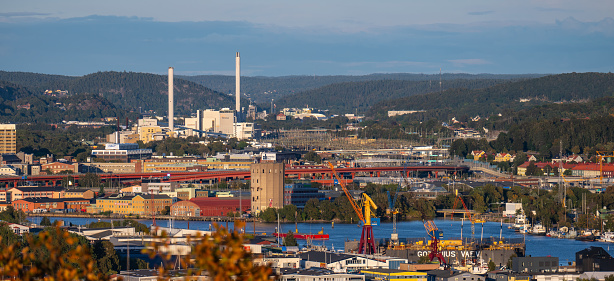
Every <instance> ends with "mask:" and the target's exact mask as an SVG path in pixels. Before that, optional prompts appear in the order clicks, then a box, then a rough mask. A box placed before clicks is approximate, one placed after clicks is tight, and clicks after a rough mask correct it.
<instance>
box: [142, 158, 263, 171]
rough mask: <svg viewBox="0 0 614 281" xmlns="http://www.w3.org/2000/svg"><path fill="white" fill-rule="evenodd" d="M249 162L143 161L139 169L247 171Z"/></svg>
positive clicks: (202, 160)
mask: <svg viewBox="0 0 614 281" xmlns="http://www.w3.org/2000/svg"><path fill="white" fill-rule="evenodd" d="M251 164H252V162H251V161H249V162H248V161H233V162H226V161H207V160H204V159H201V160H192V162H175V163H173V162H169V161H144V162H143V163H142V166H141V169H142V172H143V173H155V172H184V171H190V170H193V169H196V168H197V166H201V167H202V168H203V169H204V168H205V167H206V169H207V170H249V168H250V165H251Z"/></svg>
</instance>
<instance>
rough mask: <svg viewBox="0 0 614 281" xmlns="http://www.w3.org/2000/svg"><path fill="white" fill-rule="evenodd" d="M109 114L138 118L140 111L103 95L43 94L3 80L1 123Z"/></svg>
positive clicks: (85, 118) (87, 118) (0, 84)
mask: <svg viewBox="0 0 614 281" xmlns="http://www.w3.org/2000/svg"><path fill="white" fill-rule="evenodd" d="M109 116H116V117H120V118H124V117H128V118H130V119H132V120H135V118H138V113H135V112H132V113H130V112H127V111H126V110H124V109H121V108H118V107H116V106H115V105H114V104H112V103H111V102H110V101H109V100H107V99H106V98H104V97H102V96H99V95H94V94H75V95H68V96H49V95H40V94H34V93H32V92H31V91H29V90H28V89H26V88H24V87H21V86H17V85H15V84H12V83H8V82H0V122H5V123H47V124H49V123H59V122H62V121H63V120H67V121H69V120H79V121H92V120H96V121H100V120H101V118H103V117H109Z"/></svg>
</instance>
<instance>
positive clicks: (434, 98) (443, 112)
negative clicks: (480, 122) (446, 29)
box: [371, 73, 614, 120]
mask: <svg viewBox="0 0 614 281" xmlns="http://www.w3.org/2000/svg"><path fill="white" fill-rule="evenodd" d="M613 95H614V74H612V73H568V74H559V75H550V76H545V77H541V78H535V79H527V80H522V81H516V82H512V83H505V84H500V85H496V86H492V87H489V88H484V89H476V90H469V89H450V90H446V91H444V92H443V93H430V94H425V95H416V96H412V97H405V98H400V99H396V100H386V101H383V102H381V103H379V104H377V105H375V106H374V107H373V109H372V111H371V114H372V115H376V116H381V115H383V114H385V112H387V111H388V110H409V109H423V110H427V114H426V117H427V118H437V119H439V120H450V118H452V117H457V118H458V117H459V116H463V115H464V116H465V117H467V116H471V117H473V116H476V115H480V116H482V117H488V116H490V115H493V114H499V113H501V114H502V115H504V116H509V115H513V114H514V112H515V111H518V110H521V109H526V108H530V107H533V106H537V105H544V104H550V103H555V102H563V103H565V102H580V101H589V100H592V99H596V98H602V97H609V96H613ZM521 99H523V100H522V101H521Z"/></svg>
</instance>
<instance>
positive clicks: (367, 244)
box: [328, 162, 377, 255]
mask: <svg viewBox="0 0 614 281" xmlns="http://www.w3.org/2000/svg"><path fill="white" fill-rule="evenodd" d="M328 166H329V167H330V170H331V173H332V174H333V175H334V177H335V178H336V179H337V181H339V184H340V185H341V187H342V188H343V192H345V196H347V198H348V200H349V201H350V204H352V208H354V212H356V215H358V219H360V221H362V223H363V224H362V234H361V235H360V242H359V244H358V253H359V254H367V255H373V254H376V253H377V248H376V247H375V237H374V236H373V227H372V226H371V208H373V209H377V205H375V202H373V200H371V197H369V195H367V194H366V193H363V194H362V197H363V200H362V207H364V213H363V210H362V209H361V207H360V206H359V205H358V204H357V203H356V202H355V201H354V198H353V197H352V195H350V192H349V191H348V189H347V188H346V187H345V183H343V181H341V179H340V178H339V175H337V172H336V171H335V167H334V166H333V164H332V163H330V162H328Z"/></svg>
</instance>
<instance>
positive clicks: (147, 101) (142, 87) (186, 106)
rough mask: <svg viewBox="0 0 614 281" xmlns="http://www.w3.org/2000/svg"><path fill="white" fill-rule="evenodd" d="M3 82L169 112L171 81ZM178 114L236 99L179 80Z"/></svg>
mask: <svg viewBox="0 0 614 281" xmlns="http://www.w3.org/2000/svg"><path fill="white" fill-rule="evenodd" d="M0 81H9V82H12V83H15V84H18V85H20V86H22V87H25V88H28V89H30V91H31V92H33V93H38V94H42V93H43V92H44V91H45V90H65V91H68V94H69V95H74V94H95V95H101V96H103V97H104V98H105V99H107V100H108V101H110V102H111V103H112V104H114V105H115V106H116V107H118V108H122V109H125V110H134V111H138V109H139V107H140V108H141V109H142V110H143V111H146V110H154V111H156V112H157V113H158V114H161V115H164V114H166V112H167V110H168V93H167V92H168V78H167V76H166V75H155V74H148V73H135V72H97V73H93V74H89V75H85V76H83V77H68V76H57V75H45V74H35V73H30V74H28V73H13V72H0ZM174 86H175V90H174V94H175V112H176V113H177V114H185V115H188V114H190V113H192V112H194V110H196V109H206V108H220V107H231V106H232V105H233V104H234V102H233V98H232V97H230V96H228V95H225V94H221V93H219V92H215V91H213V90H211V89H209V88H206V87H204V86H202V85H199V84H197V83H194V82H190V81H186V80H183V79H178V78H175V81H174Z"/></svg>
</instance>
